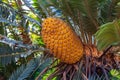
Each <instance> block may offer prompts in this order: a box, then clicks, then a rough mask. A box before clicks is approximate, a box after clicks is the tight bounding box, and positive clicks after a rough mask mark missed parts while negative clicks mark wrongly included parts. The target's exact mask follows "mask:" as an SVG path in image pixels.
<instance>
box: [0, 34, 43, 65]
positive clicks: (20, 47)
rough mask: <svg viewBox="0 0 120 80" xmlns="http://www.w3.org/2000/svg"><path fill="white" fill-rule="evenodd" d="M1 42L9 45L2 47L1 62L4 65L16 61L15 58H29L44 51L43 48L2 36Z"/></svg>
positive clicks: (0, 49)
mask: <svg viewBox="0 0 120 80" xmlns="http://www.w3.org/2000/svg"><path fill="white" fill-rule="evenodd" d="M0 42H1V43H4V44H6V45H7V46H6V47H5V46H4V47H0V62H1V63H2V64H3V65H6V64H8V63H11V61H16V60H15V58H20V57H27V56H29V55H31V54H32V53H34V52H36V51H44V48H42V47H39V48H38V47H37V46H34V45H28V44H23V43H22V42H20V41H16V40H11V39H9V38H7V37H5V36H2V35H0ZM8 45H9V46H8ZM25 49H26V50H25Z"/></svg>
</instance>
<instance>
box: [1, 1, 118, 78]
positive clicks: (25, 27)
mask: <svg viewBox="0 0 120 80" xmlns="http://www.w3.org/2000/svg"><path fill="white" fill-rule="evenodd" d="M46 17H59V18H61V19H63V20H66V21H67V22H68V23H69V24H70V25H71V27H72V28H73V30H74V31H75V32H76V33H77V35H78V36H79V37H80V39H81V40H82V42H83V44H94V45H97V48H98V49H99V50H101V51H104V50H105V49H106V48H108V47H109V46H111V45H112V46H117V47H119V44H120V19H119V18H120V1H119V0H0V78H1V77H2V76H5V78H7V79H9V80H23V79H27V80H33V79H35V78H36V77H37V76H38V75H39V73H40V72H42V70H43V69H45V68H46V67H48V66H50V64H51V63H52V59H54V58H51V57H50V58H45V57H43V56H44V54H43V52H44V51H45V50H46V49H45V48H44V47H45V44H44V43H43V41H42V38H41V34H40V30H41V27H42V26H41V24H42V21H43V19H45V18H46ZM113 52H114V53H117V54H118V53H119V49H118V50H113ZM79 69H81V68H79ZM119 69H120V68H119ZM51 72H54V69H51V70H50V71H48V72H47V74H45V76H46V75H49V74H50V73H51ZM11 73H12V75H11ZM114 73H115V74H114ZM76 74H81V72H80V70H79V71H78V72H77V73H76ZM108 74H110V75H109V76H110V77H111V79H112V80H119V79H120V77H119V76H120V71H119V70H111V71H110V73H108ZM1 75H2V76H1ZM45 76H43V77H40V79H43V80H44V79H46V77H45ZM81 78H82V76H79V75H76V76H75V77H74V80H79V79H81ZM55 79H57V78H54V79H53V80H55ZM88 79H89V80H97V79H98V80H104V76H102V77H98V75H96V73H95V74H94V75H90V76H89V78H88Z"/></svg>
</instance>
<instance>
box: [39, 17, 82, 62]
mask: <svg viewBox="0 0 120 80" xmlns="http://www.w3.org/2000/svg"><path fill="white" fill-rule="evenodd" d="M41 34H42V38H43V41H44V43H45V44H46V47H47V48H48V49H50V52H51V53H52V54H53V55H54V56H55V57H56V58H58V59H60V60H61V61H62V62H65V63H68V64H73V63H76V62H77V61H79V60H80V58H81V57H82V55H83V45H82V43H81V41H80V39H79V38H78V36H77V35H76V34H75V32H74V31H73V30H72V28H71V27H70V26H69V25H68V24H67V23H65V22H64V21H62V20H60V19H58V18H52V17H50V18H47V19H45V20H44V21H43V24H42V30H41Z"/></svg>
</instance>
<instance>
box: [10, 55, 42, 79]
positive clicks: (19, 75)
mask: <svg viewBox="0 0 120 80" xmlns="http://www.w3.org/2000/svg"><path fill="white" fill-rule="evenodd" d="M41 64H42V56H40V57H37V58H35V59H33V60H31V61H30V62H29V63H27V65H25V64H23V65H22V66H21V67H19V68H18V69H17V70H16V71H15V72H13V73H12V75H11V77H10V78H9V80H24V79H26V78H28V77H30V75H31V74H32V72H34V70H35V68H37V67H38V66H40V65H41Z"/></svg>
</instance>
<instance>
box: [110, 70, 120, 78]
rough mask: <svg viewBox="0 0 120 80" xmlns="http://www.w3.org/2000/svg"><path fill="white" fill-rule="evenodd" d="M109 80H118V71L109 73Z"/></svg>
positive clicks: (119, 74)
mask: <svg viewBox="0 0 120 80" xmlns="http://www.w3.org/2000/svg"><path fill="white" fill-rule="evenodd" d="M110 75H111V80H119V79H120V70H116V69H112V70H111V71H110Z"/></svg>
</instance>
